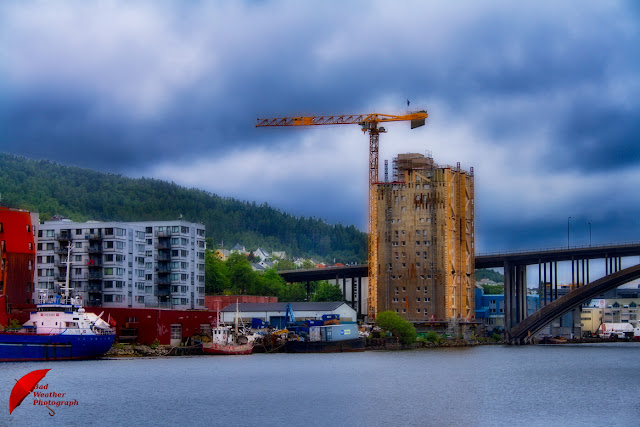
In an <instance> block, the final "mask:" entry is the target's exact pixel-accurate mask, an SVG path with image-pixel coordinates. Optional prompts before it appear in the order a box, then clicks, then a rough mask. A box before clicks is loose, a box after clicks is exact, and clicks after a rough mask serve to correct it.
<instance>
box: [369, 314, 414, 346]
mask: <svg viewBox="0 0 640 427" xmlns="http://www.w3.org/2000/svg"><path fill="white" fill-rule="evenodd" d="M376 324H377V325H378V326H379V327H381V328H382V329H384V330H386V331H389V332H390V333H391V335H392V336H394V337H398V338H400V341H401V342H402V343H403V344H405V345H410V344H413V343H414V342H416V338H417V337H418V333H417V332H416V328H415V327H414V326H413V324H412V323H411V322H409V321H408V320H405V319H403V318H402V317H400V316H399V315H398V313H396V312H393V311H383V312H382V313H379V314H378V316H377V317H376Z"/></svg>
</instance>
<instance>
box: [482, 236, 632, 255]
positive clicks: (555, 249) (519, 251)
mask: <svg viewBox="0 0 640 427" xmlns="http://www.w3.org/2000/svg"><path fill="white" fill-rule="evenodd" d="M639 245H640V241H638V240H635V241H631V242H618V243H596V244H592V245H583V246H578V245H576V246H569V247H567V246H556V247H551V248H537V249H517V250H511V251H497V252H483V253H479V254H476V256H477V257H479V256H495V255H516V254H527V253H531V252H561V251H566V250H571V249H590V248H606V247H625V246H639Z"/></svg>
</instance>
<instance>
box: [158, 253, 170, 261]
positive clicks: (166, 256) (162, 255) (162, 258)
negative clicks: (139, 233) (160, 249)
mask: <svg viewBox="0 0 640 427" xmlns="http://www.w3.org/2000/svg"><path fill="white" fill-rule="evenodd" d="M156 259H157V260H158V262H167V261H171V254H169V253H159V254H158V256H157V257H156Z"/></svg>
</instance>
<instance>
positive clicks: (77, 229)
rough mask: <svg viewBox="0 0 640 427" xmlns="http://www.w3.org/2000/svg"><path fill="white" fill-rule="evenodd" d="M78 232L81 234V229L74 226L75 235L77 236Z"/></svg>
mask: <svg viewBox="0 0 640 427" xmlns="http://www.w3.org/2000/svg"><path fill="white" fill-rule="evenodd" d="M80 234H82V229H81V228H76V236H79V235H80Z"/></svg>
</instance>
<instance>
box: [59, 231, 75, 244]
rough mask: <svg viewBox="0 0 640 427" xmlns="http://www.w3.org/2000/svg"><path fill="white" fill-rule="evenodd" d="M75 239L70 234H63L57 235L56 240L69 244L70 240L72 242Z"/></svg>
mask: <svg viewBox="0 0 640 427" xmlns="http://www.w3.org/2000/svg"><path fill="white" fill-rule="evenodd" d="M72 239H73V237H72V236H71V233H70V232H64V231H63V232H61V233H58V234H56V240H59V241H61V242H68V241H70V240H72Z"/></svg>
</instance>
